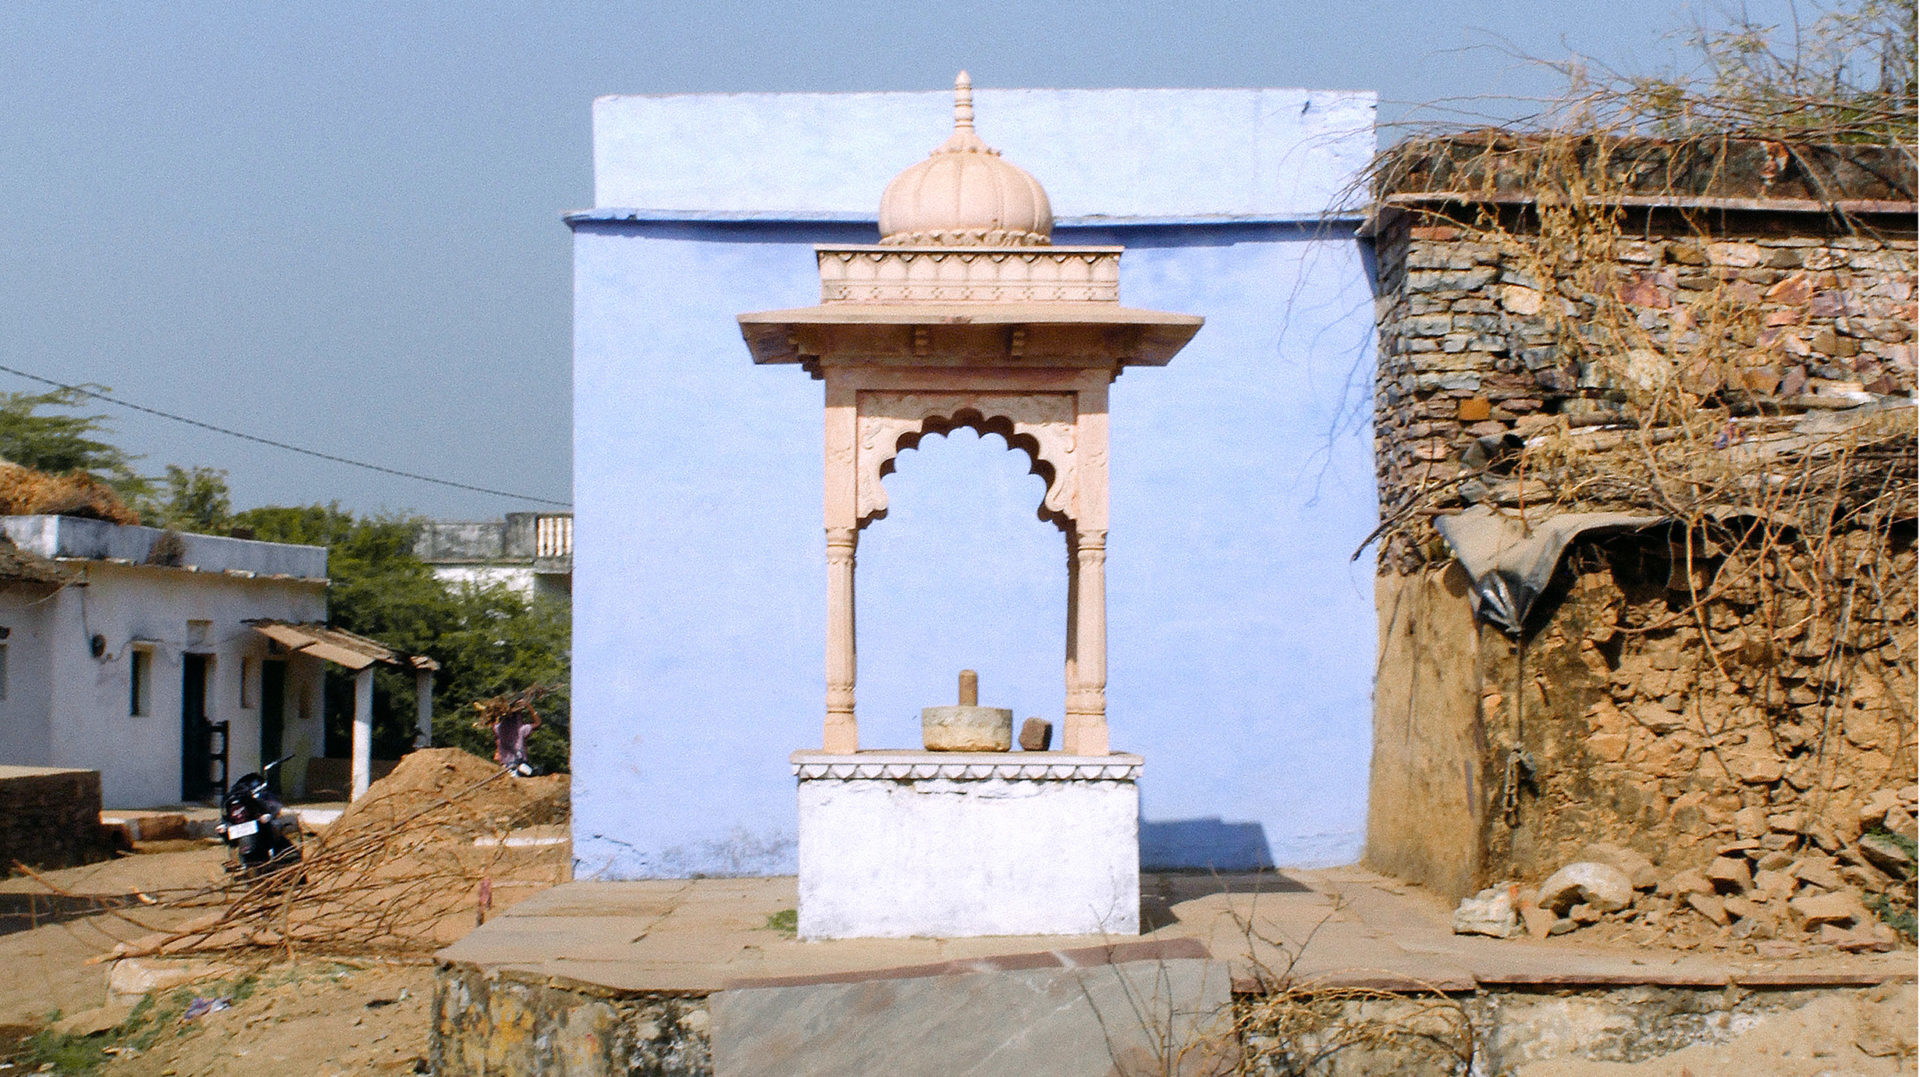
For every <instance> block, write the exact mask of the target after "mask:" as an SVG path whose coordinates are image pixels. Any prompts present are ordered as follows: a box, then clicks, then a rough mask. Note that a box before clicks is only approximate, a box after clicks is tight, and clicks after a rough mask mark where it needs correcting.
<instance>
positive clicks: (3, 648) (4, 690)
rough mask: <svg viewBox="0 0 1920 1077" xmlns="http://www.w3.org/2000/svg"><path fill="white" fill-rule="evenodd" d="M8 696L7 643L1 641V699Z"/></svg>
mask: <svg viewBox="0 0 1920 1077" xmlns="http://www.w3.org/2000/svg"><path fill="white" fill-rule="evenodd" d="M5 698H7V645H6V644H4V643H0V699H5Z"/></svg>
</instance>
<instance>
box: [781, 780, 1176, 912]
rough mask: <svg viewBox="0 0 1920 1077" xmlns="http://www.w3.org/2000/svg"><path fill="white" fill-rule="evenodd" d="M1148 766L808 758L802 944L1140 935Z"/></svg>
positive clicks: (803, 785) (803, 783) (803, 790)
mask: <svg viewBox="0 0 1920 1077" xmlns="http://www.w3.org/2000/svg"><path fill="white" fill-rule="evenodd" d="M1142 762H1143V760H1142V759H1141V757H1140V756H1137V755H1130V754H1127V753H1123V752H1116V753H1113V754H1110V755H1099V756H1079V755H1066V754H1063V753H1056V752H1045V753H1042V752H1035V753H1032V754H1031V755H1028V754H1024V753H1012V754H1009V753H1005V752H980V753H974V752H915V751H898V752H857V753H853V754H845V755H843V754H833V753H828V752H816V751H803V752H795V753H793V757H792V763H793V772H794V776H795V777H796V778H797V779H798V781H799V798H800V850H799V851H800V909H799V921H800V922H799V931H800V937H801V938H802V939H848V938H907V937H931V938H956V937H962V936H968V935H1137V934H1139V931H1140V834H1139V815H1140V792H1139V786H1138V784H1137V783H1138V780H1139V776H1140V768H1141V765H1142Z"/></svg>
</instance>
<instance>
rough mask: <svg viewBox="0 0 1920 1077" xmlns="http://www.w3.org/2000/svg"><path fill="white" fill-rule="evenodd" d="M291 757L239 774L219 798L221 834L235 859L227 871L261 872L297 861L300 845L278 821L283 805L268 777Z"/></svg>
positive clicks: (295, 828) (295, 827)
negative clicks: (284, 830)
mask: <svg viewBox="0 0 1920 1077" xmlns="http://www.w3.org/2000/svg"><path fill="white" fill-rule="evenodd" d="M292 758H293V757H292V756H286V757H285V758H282V759H276V760H274V761H273V762H271V763H268V764H267V765H266V766H264V767H261V768H260V772H259V773H257V774H247V775H244V776H242V777H241V778H240V780H239V781H237V782H234V783H233V786H232V788H230V789H228V790H227V795H226V796H224V797H221V798H220V828H219V829H220V838H221V840H222V841H224V842H225V843H226V844H227V846H228V847H229V848H232V849H234V850H235V853H236V859H237V862H236V861H233V860H230V861H229V862H228V864H227V870H228V871H231V872H236V873H238V874H244V875H261V874H265V873H267V872H270V871H279V870H281V869H282V868H286V867H290V866H292V865H294V864H298V863H299V862H300V847H299V846H298V845H295V844H294V843H293V841H292V840H291V839H289V838H288V837H287V835H286V834H285V833H284V832H282V830H281V823H280V822H279V819H280V816H281V814H282V813H284V812H285V811H286V810H287V809H286V805H284V804H282V803H281V802H280V798H279V797H277V796H275V795H274V793H273V787H272V785H271V784H270V783H269V781H268V777H267V776H268V775H270V774H272V773H273V769H274V768H275V767H277V766H279V765H280V764H282V763H285V762H286V761H287V760H288V759H292ZM299 829H300V823H299V820H298V819H295V820H294V821H293V831H294V832H295V833H298V832H299Z"/></svg>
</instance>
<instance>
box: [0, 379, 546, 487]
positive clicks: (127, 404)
mask: <svg viewBox="0 0 1920 1077" xmlns="http://www.w3.org/2000/svg"><path fill="white" fill-rule="evenodd" d="M0 371H4V372H5V373H8V374H13V375H15V376H17V377H22V378H25V379H27V380H28V381H37V382H39V383H40V384H42V385H51V386H53V387H54V388H56V389H65V390H67V391H68V392H72V393H79V394H80V395H81V396H86V397H92V398H93V399H95V400H103V401H105V402H107V403H109V404H118V405H119V406H121V407H123V408H129V409H132V410H133V411H139V412H145V413H146V414H148V415H157V416H159V417H160V418H162V419H171V420H173V421H174V422H176V423H186V424H187V425H188V426H197V427H199V428H200V429H202V430H211V431H213V432H214V433H216V434H225V435H227V436H228V437H235V438H239V439H240V440H242V441H251V442H253V443H255V444H257V445H270V446H272V447H273V448H276V449H285V450H286V451H288V452H295V453H299V454H300V455H302V456H311V457H314V458H316V459H320V460H327V461H331V462H332V463H336V464H346V465H347V466H349V467H358V468H365V469H366V470H368V471H378V472H380V473H382V474H385V475H398V476H399V477H401V478H403V479H414V480H417V481H419V482H430V483H433V484H435V485H437V486H451V487H453V488H454V489H456V490H472V491H473V492H474V493H478V494H493V495H494V496H496V497H511V498H515V499H517V500H520V501H537V502H539V503H540V504H542V505H559V506H561V507H563V508H569V509H570V508H572V507H573V502H571V501H555V500H554V499H553V498H550V497H534V496H532V495H531V494H516V493H513V492H512V491H509V490H492V489H488V488H487V487H485V486H473V485H470V484H468V483H464V482H454V481H453V480H452V479H436V478H434V477H433V476H432V475H421V474H418V473H416V472H412V471H401V470H400V469H399V468H392V467H382V466H380V465H379V464H369V463H367V462H366V461H364V460H349V459H347V458H346V457H344V456H335V455H333V454H332V453H324V452H320V451H319V450H317V449H303V448H301V447H300V446H298V445H289V444H287V443H286V442H284V441H274V440H273V439H272V438H263V437H257V436H255V435H253V434H243V433H241V432H240V431H238V430H229V429H227V428H226V427H224V426H215V425H213V424H212V423H203V422H201V421H200V420H198V419H189V418H187V417H186V416H185V415H175V414H174V413H172V412H170V411H161V410H160V409H159V408H150V407H147V406H145V405H144V404H135V403H133V402H131V401H127V400H121V399H118V398H117V397H111V396H108V395H107V394H105V393H99V392H95V391H94V390H92V389H89V388H87V387H85V386H83V385H68V384H67V383H66V382H62V381H54V380H53V379H52V378H43V377H41V376H40V375H38V374H29V373H27V372H26V371H24V370H15V369H14V368H13V367H10V366H4V365H0Z"/></svg>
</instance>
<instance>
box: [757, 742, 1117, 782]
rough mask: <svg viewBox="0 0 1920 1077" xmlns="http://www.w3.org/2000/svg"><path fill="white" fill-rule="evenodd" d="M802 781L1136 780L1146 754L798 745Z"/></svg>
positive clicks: (796, 764) (795, 758) (797, 771)
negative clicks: (850, 749)
mask: <svg viewBox="0 0 1920 1077" xmlns="http://www.w3.org/2000/svg"><path fill="white" fill-rule="evenodd" d="M788 762H789V763H790V764H791V765H792V767H793V775H794V777H795V778H798V779H799V780H801V781H894V782H908V781H952V782H984V781H995V780H998V781H1052V782H1063V781H1078V782H1087V781H1108V782H1113V781H1122V782H1130V781H1137V780H1139V778H1140V770H1141V768H1142V767H1143V766H1144V765H1145V763H1146V760H1145V759H1144V758H1143V757H1141V756H1138V755H1135V754H1133V753H1131V752H1114V753H1112V754H1110V755H1066V754H1064V753H1060V752H914V751H872V752H855V753H853V754H851V755H847V754H841V753H836V752H822V751H806V750H803V751H798V752H794V753H793V754H792V755H791V756H790V757H788Z"/></svg>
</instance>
